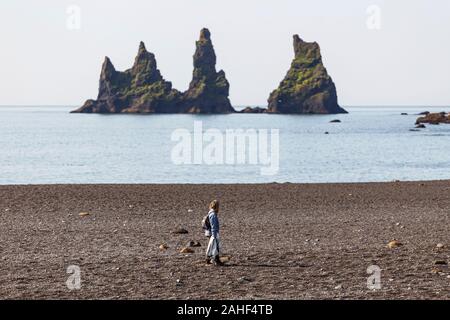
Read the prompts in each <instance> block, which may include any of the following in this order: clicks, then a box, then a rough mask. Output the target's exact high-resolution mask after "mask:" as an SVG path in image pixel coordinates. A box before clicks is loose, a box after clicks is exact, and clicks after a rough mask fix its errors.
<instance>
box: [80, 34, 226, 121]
mask: <svg viewBox="0 0 450 320" xmlns="http://www.w3.org/2000/svg"><path fill="white" fill-rule="evenodd" d="M229 87H230V86H229V83H228V81H227V79H226V78H225V73H224V72H223V71H219V72H216V55H215V53H214V48H213V45H212V42H211V34H210V32H209V31H208V30H207V29H203V30H202V31H201V33H200V40H199V41H197V50H196V52H195V55H194V73H193V78H192V81H191V83H190V86H189V89H188V90H187V91H186V92H185V93H181V92H179V91H178V90H176V89H173V88H172V84H171V83H170V82H168V81H165V80H164V78H163V77H162V76H161V73H160V71H159V70H158V68H157V65H156V60H155V56H154V54H153V53H150V52H148V51H147V50H146V48H145V45H144V43H143V42H141V43H140V45H139V51H138V54H137V56H136V59H135V61H134V65H133V67H132V68H131V69H128V70H126V71H124V72H120V71H116V69H115V68H114V66H113V64H112V63H111V61H110V60H109V58H108V57H106V58H105V61H104V63H103V66H102V71H101V74H100V85H99V93H98V97H97V100H88V101H86V102H85V104H84V105H83V106H82V107H81V108H79V109H77V110H75V111H72V112H74V113H230V112H235V110H234V109H233V107H232V106H231V103H230V100H229V99H228V93H229Z"/></svg>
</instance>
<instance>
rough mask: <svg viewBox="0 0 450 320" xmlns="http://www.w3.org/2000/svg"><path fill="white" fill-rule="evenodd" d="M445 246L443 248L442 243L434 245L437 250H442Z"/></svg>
mask: <svg viewBox="0 0 450 320" xmlns="http://www.w3.org/2000/svg"><path fill="white" fill-rule="evenodd" d="M444 247H445V246H444V244H443V243H438V244H437V245H436V248H438V249H442V248H444Z"/></svg>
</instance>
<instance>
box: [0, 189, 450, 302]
mask: <svg viewBox="0 0 450 320" xmlns="http://www.w3.org/2000/svg"><path fill="white" fill-rule="evenodd" d="M213 198H218V199H220V200H221V212H220V219H221V228H222V230H221V237H222V242H223V249H224V254H226V255H230V256H231V260H230V261H229V262H228V263H227V265H226V266H225V267H219V268H218V267H214V266H205V264H204V259H203V257H204V250H205V246H206V239H205V237H204V236H203V233H202V230H201V219H202V217H203V215H205V214H206V212H207V205H208V203H209V201H210V200H211V199H213ZM82 212H86V213H89V215H86V216H80V215H79V214H80V213H82ZM0 219H1V220H0V221H1V222H0V298H2V299H17V298H43V299H55V298H67V299H92V298H101V299H160V298H164V299H198V298H204V299H216V298H222V299H243V298H245V299H259V298H268V299H330V298H331V299H380V298H386V299H416V298H417V299H449V298H450V290H449V289H450V272H449V270H448V268H447V266H446V265H445V264H442V263H448V262H449V260H450V248H449V246H450V232H449V231H450V181H436V182H392V183H367V184H310V185H301V184H264V185H42V186H37V185H36V186H0ZM178 227H183V228H185V229H187V230H188V231H189V233H188V234H173V233H172V231H173V230H175V229H177V228H178ZM393 239H397V240H398V241H399V242H401V243H402V244H403V245H402V246H400V247H398V248H388V247H387V244H388V242H389V241H391V240H393ZM190 240H194V241H200V242H201V244H202V247H200V248H193V249H194V251H195V252H194V253H192V254H181V253H179V251H180V250H181V248H182V247H184V246H185V245H186V243H188V242H189V241H190ZM163 243H165V244H167V245H168V247H169V248H168V249H167V250H161V249H160V248H159V246H160V245H161V244H163ZM438 244H442V245H443V247H442V246H437V245H438ZM436 263H437V264H436ZM439 263H441V264H439ZM70 265H77V266H79V267H80V270H81V289H80V290H69V289H68V288H67V286H66V280H67V278H68V277H69V274H67V273H66V270H67V267H68V266H70ZM371 265H377V266H379V267H380V268H381V270H382V271H381V285H382V287H381V289H380V290H369V289H368V288H367V285H366V283H367V277H368V276H369V275H368V274H367V273H366V270H367V268H368V267H369V266H371ZM177 280H178V281H177Z"/></svg>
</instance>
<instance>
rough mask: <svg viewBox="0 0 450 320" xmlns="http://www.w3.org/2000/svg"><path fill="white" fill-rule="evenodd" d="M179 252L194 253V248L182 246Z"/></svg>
mask: <svg viewBox="0 0 450 320" xmlns="http://www.w3.org/2000/svg"><path fill="white" fill-rule="evenodd" d="M180 253H194V250H192V249H190V248H183V249H181V250H180Z"/></svg>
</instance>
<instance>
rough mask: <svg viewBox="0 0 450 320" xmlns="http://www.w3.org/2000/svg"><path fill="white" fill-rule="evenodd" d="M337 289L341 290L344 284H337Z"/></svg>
mask: <svg viewBox="0 0 450 320" xmlns="http://www.w3.org/2000/svg"><path fill="white" fill-rule="evenodd" d="M334 289H335V290H340V289H342V284H339V285H337V286H336V287H334Z"/></svg>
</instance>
